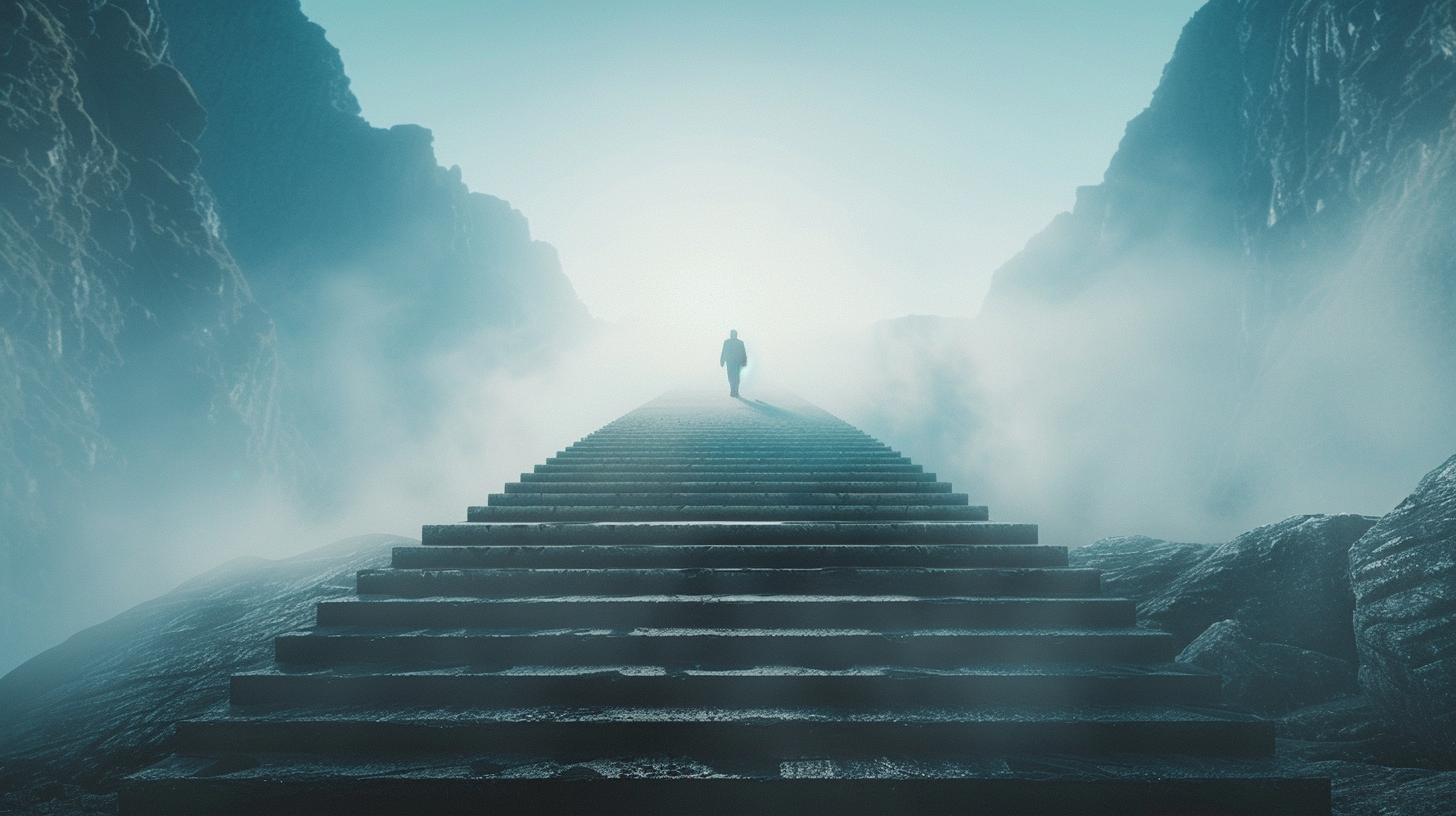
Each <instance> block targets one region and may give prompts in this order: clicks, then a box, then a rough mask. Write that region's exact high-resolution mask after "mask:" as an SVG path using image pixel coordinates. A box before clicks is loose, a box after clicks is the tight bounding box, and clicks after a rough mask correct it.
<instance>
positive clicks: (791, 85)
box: [303, 0, 1202, 336]
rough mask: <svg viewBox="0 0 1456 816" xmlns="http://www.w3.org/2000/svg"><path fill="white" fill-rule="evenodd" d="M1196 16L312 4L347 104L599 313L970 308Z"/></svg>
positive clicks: (1171, 6) (1104, 141) (1103, 9)
mask: <svg viewBox="0 0 1456 816" xmlns="http://www.w3.org/2000/svg"><path fill="white" fill-rule="evenodd" d="M1200 5H1202V0H1187V1H1186V2H1185V1H1183V0H1179V2H1162V1H1158V2H1149V1H1148V0H1143V1H1141V2H1121V3H1116V4H1087V3H1079V2H1070V1H1069V0H1062V1H1061V2H1040V3H1034V4H1017V5H1016V6H1014V7H1004V6H1000V5H995V4H985V3H979V4H944V3H923V4H917V5H914V6H913V7H910V8H905V7H902V6H898V5H897V6H894V7H891V6H887V5H883V4H851V5H847V6H846V5H843V4H834V5H829V4H822V3H811V4H794V5H793V6H792V7H789V6H784V5H780V4H769V3H751V4H741V3H735V4H727V5H725V4H676V3H650V2H649V3H628V4H613V5H611V6H610V7H607V6H600V5H596V4H588V3H570V2H566V3H545V4H516V3H468V2H463V1H462V0H441V1H440V2H434V3H430V4H416V5H411V6H408V7H406V6H401V5H399V4H395V3H372V2H356V0H304V2H303V10H304V12H305V13H306V14H307V15H308V16H309V17H310V19H312V20H313V21H314V22H316V23H318V24H319V25H321V26H322V27H323V28H324V29H325V32H326V34H327V36H328V38H329V41H330V42H331V43H332V44H333V45H334V46H335V47H337V48H338V49H339V50H340V52H341V55H342V57H343V62H344V68H345V71H346V72H347V74H348V76H349V78H350V81H351V87H352V89H353V91H354V93H355V95H356V96H357V97H358V99H359V101H360V104H361V107H362V109H363V116H364V117H365V118H366V119H367V120H369V121H370V122H371V123H372V124H373V125H375V126H377V127H389V126H393V125H396V124H405V123H408V124H418V125H421V126H424V127H427V128H429V129H430V130H431V131H433V133H434V136H435V151H436V155H437V158H438V159H439V161H440V163H441V164H442V165H444V166H451V165H458V166H459V167H460V168H461V171H462V173H463V176H464V179H465V181H466V182H467V183H468V184H469V185H470V186H471V189H473V190H475V191H477V192H483V193H487V194H490V195H494V196H498V197H501V198H504V199H506V200H508V201H510V202H511V204H512V205H513V206H514V207H516V208H517V209H519V210H521V211H522V212H523V213H524V214H525V215H526V217H527V218H528V219H529V220H530V223H531V228H532V233H533V235H534V237H536V238H537V239H538V240H543V241H547V242H549V243H551V244H553V245H554V246H555V247H556V248H557V249H558V251H559V252H560V255H561V259H562V264H563V267H564V268H565V271H566V274H567V276H568V277H569V278H570V279H571V280H572V282H573V284H574V285H575V287H576V289H577V292H578V294H579V295H580V297H581V298H582V300H583V301H584V302H585V303H586V305H587V306H588V308H589V309H591V311H592V312H593V314H595V315H596V316H598V317H601V318H603V319H606V320H608V321H611V322H625V323H639V322H642V323H646V324H649V325H652V326H668V327H671V328H673V329H690V328H692V327H694V326H697V325H700V324H701V323H703V322H704V320H711V322H712V323H713V325H714V327H715V328H714V332H716V331H717V329H716V327H717V326H718V325H719V324H720V323H721V324H724V325H726V324H730V323H731V324H733V325H736V326H738V327H739V328H741V329H743V330H744V331H745V333H746V335H759V336H762V335H763V334H764V332H765V331H768V332H770V333H771V332H773V331H775V330H777V329H778V328H779V327H781V326H782V325H783V324H784V323H786V322H791V321H792V320H793V319H794V316H795V315H796V314H799V313H801V312H803V310H804V309H805V308H806V307H808V306H812V307H813V308H814V310H815V312H816V320H818V321H819V323H820V324H821V325H823V324H824V323H825V322H833V323H838V324H840V326H839V327H848V326H850V325H863V324H865V323H868V322H872V321H875V320H881V319H887V318H895V317H900V316H903V315H908V314H939V315H945V316H952V317H956V316H971V315H973V314H974V313H975V311H976V309H977V308H978V306H979V303H980V301H981V299H982V297H983V296H984V294H985V291H986V288H987V286H988V284H989V281H990V277H991V274H992V272H993V271H994V270H995V269H996V268H997V267H998V266H1000V265H1001V264H1002V263H1004V262H1005V261H1006V260H1008V259H1009V258H1010V257H1011V256H1012V255H1014V254H1015V253H1016V252H1017V251H1019V250H1020V249H1021V247H1022V245H1023V244H1024V243H1025V242H1026V241H1027V239H1029V238H1031V237H1032V236H1033V235H1035V234H1036V233H1037V232H1038V231H1040V230H1041V229H1042V228H1043V227H1045V226H1046V224H1047V223H1048V222H1049V221H1050V220H1051V218H1052V217H1053V216H1055V215H1056V214H1057V213H1059V212H1062V211H1064V210H1068V209H1070V207H1071V204H1072V200H1073V196H1074V194H1075V190H1076V188H1077V187H1078V186H1080V185H1089V184H1096V183H1098V182H1099V181H1100V180H1101V178H1102V174H1103V171H1104V169H1105V168H1106V166H1107V162H1108V160H1109V159H1110V158H1111V156H1112V154H1113V152H1114V151H1115V149H1116V147H1117V144H1118V142H1119V140H1120V139H1121V138H1122V134H1123V130H1124V128H1125V126H1126V124H1127V122H1128V120H1130V119H1131V118H1133V117H1134V116H1135V115H1136V114H1137V113H1139V112H1140V111H1141V110H1142V109H1143V108H1144V107H1145V106H1146V105H1147V103H1148V101H1149V99H1150V98H1151V95H1152V91H1153V89H1154V87H1156V85H1157V83H1158V81H1159V78H1160V76H1161V72H1162V69H1163V66H1164V64H1165V63H1166V62H1167V60H1168V58H1169V57H1170V56H1171V54H1172V51H1173V46H1174V43H1175V42H1176V41H1177V37H1178V34H1179V32H1180V31H1181V29H1182V27H1183V25H1184V24H1185V23H1186V22H1187V20H1188V19H1189V17H1190V16H1191V15H1192V13H1193V11H1194V10H1196V9H1197V8H1198V7H1199V6H1200Z"/></svg>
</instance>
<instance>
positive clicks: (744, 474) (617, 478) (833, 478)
mask: <svg viewBox="0 0 1456 816" xmlns="http://www.w3.org/2000/svg"><path fill="white" fill-rule="evenodd" d="M783 480H792V481H794V482H803V483H814V482H823V483H838V482H876V483H894V484H905V485H911V484H935V485H945V487H944V489H945V490H947V491H949V490H950V489H951V486H950V483H949V482H937V481H936V480H935V474H934V473H924V472H913V473H884V472H879V473H871V472H867V471H839V470H835V471H818V470H811V471H802V472H799V473H784V472H779V473H766V472H763V471H736V472H732V473H730V472H727V471H699V472H694V473H683V472H675V473H659V472H656V471H652V472H645V471H644V472H638V473H632V474H619V473H612V472H609V471H600V472H569V471H568V472H561V473H522V474H521V482H523V483H530V484H538V483H560V482H663V483H670V484H684V485H687V484H694V483H715V482H778V481H783ZM826 489H828V488H826Z"/></svg>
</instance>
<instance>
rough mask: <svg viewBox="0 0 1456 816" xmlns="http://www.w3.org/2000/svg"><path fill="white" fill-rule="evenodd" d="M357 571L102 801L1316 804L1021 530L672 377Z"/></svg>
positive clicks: (1279, 808)
mask: <svg viewBox="0 0 1456 816" xmlns="http://www.w3.org/2000/svg"><path fill="white" fill-rule="evenodd" d="M468 519H469V520H468V521H467V522H465V523H463V524H446V525H429V526H426V527H425V528H424V530H423V541H422V544H423V546H418V547H401V548H397V549H396V550H395V551H394V556H393V564H392V566H391V568H389V569H381V570H364V571H361V572H360V573H359V578H358V590H359V597H358V598H357V599H353V600H341V601H326V602H323V603H320V604H319V605H318V620H317V626H316V627H314V628H312V629H309V630H307V631H302V632H292V633H284V634H280V635H279V636H278V638H277V639H276V656H277V666H276V668H275V669H273V670H271V671H265V672H259V673H255V674H245V675H237V676H234V677H233V678H232V684H231V698H230V704H229V705H227V706H225V707H224V708H222V709H220V710H218V711H217V712H216V713H215V714H214V715H212V716H209V717H207V718H204V719H199V720H195V721H189V722H183V723H180V724H179V725H178V728H177V734H176V743H175V747H176V754H175V755H174V756H173V757H171V758H169V759H167V760H165V761H164V762H162V763H160V764H158V765H156V766H153V767H152V768H150V769H148V770H146V771H143V772H142V773H139V774H137V775H135V776H133V777H132V778H131V779H130V780H129V784H128V786H127V787H126V788H125V789H124V791H123V793H122V798H121V808H122V811H123V812H124V813H184V812H185V813H192V812H211V813H259V812H275V813H318V812H349V813H356V812H357V813H363V812H370V813H496V812H499V813H563V812H610V813H617V812H629V813H636V812H641V813H1279V814H1299V813H1311V814H1313V813H1328V812H1329V808H1330V793H1329V784H1328V781H1327V780H1320V779H1300V778H1283V777H1282V776H1280V774H1279V773H1278V767H1277V764H1276V763H1275V762H1274V761H1273V760H1272V759H1271V757H1272V755H1273V748H1274V733H1273V726H1272V724H1271V723H1269V722H1265V721H1261V720H1257V719H1254V718H1249V717H1242V716H1237V715H1235V714H1232V713H1230V712H1227V711H1224V710H1221V709H1220V708H1219V688H1220V679H1219V678H1218V677H1217V676H1216V675H1212V674H1208V673H1206V672H1202V671H1199V670H1196V669H1193V668H1190V667H1187V666H1182V665H1178V664H1174V663H1172V658H1173V655H1174V652H1175V644H1174V643H1173V641H1172V639H1171V637H1170V636H1168V635H1166V634H1163V633H1161V632H1156V631H1152V630H1148V629H1143V628H1139V627H1138V626H1137V624H1136V620H1135V610H1134V607H1133V604H1132V602H1131V601H1128V600H1124V599H1117V598H1104V597H1101V596H1100V588H1099V581H1098V574H1097V572H1096V571H1095V570H1085V569H1072V568H1069V567H1068V566H1067V559H1066V550H1065V548H1063V547H1056V546H1047V545H1042V544H1039V543H1038V542H1037V529H1036V527H1035V525H1029V524H1009V523H1001V522H991V521H987V511H986V508H985V507H978V506H974V505H971V504H970V503H969V500H968V497H967V496H966V495H965V494H963V493H955V492H952V490H951V486H950V485H949V484H946V483H944V482H939V481H936V479H935V476H934V474H930V473H925V472H923V471H922V469H921V467H920V466H918V465H915V464H913V463H911V462H910V461H909V460H908V459H907V458H905V457H904V456H901V455H900V454H898V453H896V452H895V451H892V450H890V449H889V448H887V447H886V446H885V445H883V444H881V443H879V442H877V441H876V440H874V439H872V438H870V437H868V436H866V435H865V434H863V433H862V432H860V431H858V430H856V429H855V428H853V427H851V426H849V425H847V424H846V423H844V422H842V421H840V420H838V419H835V418H834V417H832V416H830V415H828V414H826V413H824V412H822V411H820V410H818V409H816V408H814V407H812V406H809V405H807V404H803V403H800V402H797V401H794V400H790V399H788V398H785V399H776V400H774V404H772V405H770V404H766V403H759V402H753V401H740V400H730V399H728V398H726V397H718V396H712V397H708V396H701V395H685V394H675V395H669V396H666V397H663V398H659V399H657V400H654V401H653V402H650V403H648V404H647V405H645V406H643V407H642V408H639V409H638V410H636V411H633V412H632V413H629V414H627V415H626V416H624V417H622V418H621V419H618V420H617V421H615V422H612V423H610V424H609V425H607V426H606V427H604V428H602V429H601V430H599V431H597V432H596V433H593V434H591V435H589V436H587V437H586V438H584V439H582V440H581V441H579V442H577V443H576V444H574V445H572V446H571V447H570V448H568V449H567V450H565V451H562V452H561V453H559V454H558V455H557V456H554V457H551V458H550V459H548V460H547V461H546V463H545V464H542V465H538V466H536V468H535V471H534V472H532V473H525V474H522V476H521V481H520V482H517V483H512V484H508V485H506V486H505V491H504V492H503V493H500V494H496V495H492V496H490V498H489V501H488V502H487V504H486V505H484V506H481V507H472V508H470V509H469V511H468Z"/></svg>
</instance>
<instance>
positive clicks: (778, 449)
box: [558, 442, 900, 456]
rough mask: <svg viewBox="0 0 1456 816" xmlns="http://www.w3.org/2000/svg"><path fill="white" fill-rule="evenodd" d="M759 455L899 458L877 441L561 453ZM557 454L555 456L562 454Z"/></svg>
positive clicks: (588, 447)
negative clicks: (844, 455)
mask: <svg viewBox="0 0 1456 816" xmlns="http://www.w3.org/2000/svg"><path fill="white" fill-rule="evenodd" d="M754 452H759V453H763V455H769V456H782V455H796V453H807V455H815V453H874V455H887V453H888V455H894V456H900V453H898V452H897V450H894V449H893V447H890V446H888V444H884V443H879V442H853V443H842V442H824V443H810V444H801V443H788V442H783V443H775V442H743V443H690V442H681V443H671V442H578V443H575V444H571V446H568V447H566V449H565V450H562V452H561V453H604V455H616V453H628V455H632V453H646V455H662V453H671V455H680V456H687V455H693V456H713V455H716V453H724V455H732V456H741V455H744V453H754ZM561 453H558V456H559V455H561Z"/></svg>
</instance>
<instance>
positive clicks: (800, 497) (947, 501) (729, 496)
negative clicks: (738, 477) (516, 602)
mask: <svg viewBox="0 0 1456 816" xmlns="http://www.w3.org/2000/svg"><path fill="white" fill-rule="evenodd" d="M487 504H489V505H490V506H491V507H541V506H551V507H621V506H626V507H648V506H656V505H662V506H669V507H673V506H685V505H686V506H693V505H707V506H718V507H724V506H733V507H776V506H781V505H791V506H796V507H805V506H811V505H830V506H854V505H863V506H866V507H906V506H909V507H924V506H947V507H956V506H961V507H965V506H969V504H970V499H969V497H968V496H967V495H966V494H965V493H905V494H900V495H895V494H893V493H889V494H887V493H828V492H820V493H741V492H740V493H492V494H490V497H489V499H488V501H487Z"/></svg>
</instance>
